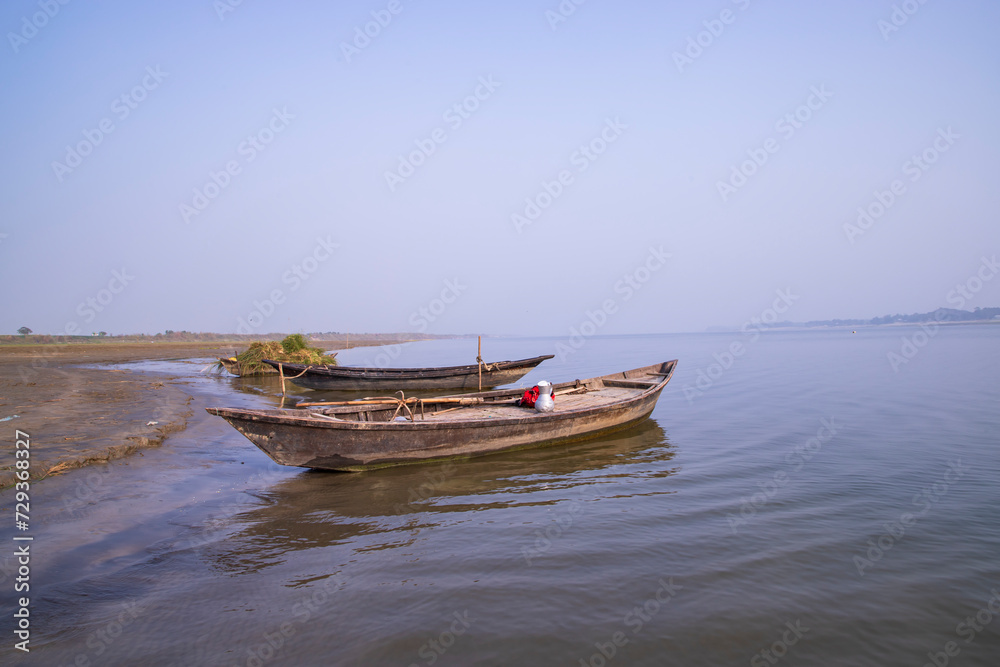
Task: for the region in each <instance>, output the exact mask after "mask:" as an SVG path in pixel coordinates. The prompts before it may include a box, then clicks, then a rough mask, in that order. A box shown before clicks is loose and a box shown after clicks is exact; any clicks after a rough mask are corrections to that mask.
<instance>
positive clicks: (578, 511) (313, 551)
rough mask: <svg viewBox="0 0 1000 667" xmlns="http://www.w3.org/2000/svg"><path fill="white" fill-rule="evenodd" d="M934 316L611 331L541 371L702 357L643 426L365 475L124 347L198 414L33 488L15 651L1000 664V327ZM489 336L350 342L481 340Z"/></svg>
mask: <svg viewBox="0 0 1000 667" xmlns="http://www.w3.org/2000/svg"><path fill="white" fill-rule="evenodd" d="M919 331H920V329H919V328H892V329H877V330H873V329H862V330H858V332H857V333H856V334H852V333H851V332H850V331H836V332H829V331H825V332H820V331H809V332H801V333H798V332H781V333H767V334H764V335H761V336H759V337H758V338H757V339H756V340H755V339H753V338H752V337H751V336H749V335H744V334H740V333H730V334H725V333H720V334H691V335H662V336H629V337H595V338H592V339H588V340H587V341H586V342H585V344H584V345H583V346H582V347H581V348H580V349H578V350H576V349H573V348H571V347H567V349H570V350H572V353H571V354H569V355H567V356H565V357H564V358H559V357H557V358H556V359H552V360H550V361H547V362H545V363H544V364H542V365H541V366H540V367H539V368H538V369H536V370H535V371H533V372H532V373H531V374H530V375H529V376H528V377H527V378H525V383H526V384H528V385H529V386H530V384H533V383H534V382H536V381H538V380H541V379H548V380H552V381H562V380H568V379H574V378H586V377H591V376H594V375H599V374H603V373H608V372H613V371H619V370H625V369H628V368H633V367H637V366H643V365H647V364H651V363H654V362H659V361H666V360H669V359H675V358H677V359H679V360H680V365H679V366H678V370H677V373H676V374H675V376H674V378H673V380H672V381H671V383H670V384H669V385H668V386H667V388H666V389H665V391H664V392H663V394H662V396H661V398H660V401H659V404H658V406H657V408H656V410H655V411H654V412H653V415H652V418H651V419H650V420H648V421H647V422H646V423H644V424H643V425H642V426H640V427H637V428H635V429H633V430H630V431H626V432H622V433H620V434H616V435H614V436H613V437H609V438H606V439H600V440H591V441H586V442H582V443H577V444H572V445H564V446H556V447H551V448H544V449H535V450H527V451H521V452H516V453H511V454H503V455H496V456H490V457H485V458H480V459H475V460H471V461H466V462H458V463H444V464H430V465H418V466H409V467H401V468H394V469H388V470H382V471H377V472H370V473H357V474H350V473H320V472H311V471H306V470H301V469H297V468H284V467H281V466H278V465H276V464H274V463H272V462H271V461H270V460H269V459H268V458H267V457H266V456H265V455H264V454H263V453H261V452H260V451H259V450H257V449H256V448H255V447H254V446H253V445H252V444H251V443H250V442H249V441H247V440H246V439H244V438H243V437H242V436H240V435H239V434H238V433H237V432H236V431H235V430H234V429H232V428H231V427H230V426H229V425H228V424H226V423H225V422H223V421H222V420H221V419H218V418H215V417H210V416H209V415H207V414H206V413H205V412H204V410H203V408H204V407H205V406H212V405H227V406H246V407H250V406H270V405H274V404H275V403H276V399H275V398H273V393H274V383H273V382H271V383H262V381H259V380H258V381H246V380H242V381H241V380H238V379H233V378H225V377H218V376H208V375H206V374H200V373H199V372H198V370H199V368H200V364H196V363H192V362H146V363H140V364H131V365H128V366H126V367H128V368H132V369H134V370H138V371H141V372H144V373H153V374H155V373H170V374H180V375H184V377H185V379H184V380H183V382H184V384H185V385H186V388H187V389H188V390H189V391H190V392H191V393H192V394H193V395H194V397H195V398H194V401H193V403H192V407H193V408H194V410H195V414H194V416H193V417H192V419H191V421H190V423H189V427H188V429H187V430H186V431H184V432H181V433H178V434H175V435H173V436H171V437H170V439H168V440H167V442H166V443H165V445H164V446H163V447H161V448H159V449H155V450H150V451H146V452H145V453H144V455H142V456H133V457H131V458H129V459H127V460H126V461H124V462H118V463H116V464H113V465H110V466H97V467H93V468H89V469H86V470H82V471H75V472H72V473H70V474H67V475H64V476H61V477H58V478H53V479H50V480H46V481H45V482H43V483H41V484H38V485H33V487H32V491H33V496H32V501H33V503H32V504H33V518H34V520H35V522H36V525H38V522H42V523H41V525H40V526H39V527H38V529H37V530H36V531H35V535H36V537H35V541H34V542H33V543H32V547H31V548H32V552H33V560H32V563H31V564H32V572H31V576H32V582H31V595H30V597H31V601H32V602H31V604H32V611H31V614H32V632H33V634H32V651H31V653H30V654H28V655H26V654H23V653H21V652H18V651H15V650H13V649H12V645H13V641H14V640H13V639H12V638H11V635H10V633H9V631H7V632H8V634H7V639H5V640H4V642H3V645H2V647H0V661H2V662H3V663H4V664H32V665H104V664H109V665H139V664H147V665H172V664H176V665H225V666H232V665H237V666H245V665H246V666H254V665H401V666H404V667H406V666H409V665H428V666H429V665H439V666H448V665H567V666H579V665H581V664H582V665H592V666H593V667H601V666H602V665H605V664H606V665H685V666H696V665H746V664H750V665H772V664H783V665H913V666H915V667H919V666H921V665H924V664H926V663H930V664H934V663H933V662H932V658H933V659H934V660H936V661H937V664H939V665H943V664H945V661H947V664H951V665H970V666H971V665H996V664H1000V617H998V616H1000V515H998V512H1000V509H998V508H1000V382H998V379H1000V326H992V325H984V326H955V327H942V328H940V329H939V330H938V331H937V332H936V335H934V336H933V337H930V338H927V337H926V336H923V335H920V334H918V332H919ZM915 335H916V338H917V342H918V343H922V344H923V345H922V346H920V347H917V346H914V348H913V349H912V350H911V349H907V352H908V353H909V354H910V355H911V356H912V359H909V360H908V362H907V363H904V364H901V365H899V367H898V369H897V370H894V369H893V367H892V365H891V364H890V362H889V360H888V359H887V353H889V352H895V353H897V354H900V350H901V347H902V345H903V343H902V338H903V337H904V336H905V337H907V338H913V337H914V336H915ZM735 342H739V343H742V344H743V346H744V348H743V350H744V351H743V354H741V355H740V356H737V357H733V358H732V359H730V358H728V357H727V356H726V352H727V350H728V349H729V348H730V346H731V344H733V343H735ZM560 343H561V344H563V345H567V346H568V344H567V341H565V340H563V339H554V338H535V339H529V338H519V339H518V338H508V339H486V340H485V341H484V357H485V358H486V359H487V360H499V359H516V358H522V357H529V356H534V355H537V354H548V353H554V352H555V350H556V345H557V344H560ZM475 345H476V342H475V340H474V339H473V340H468V339H463V340H446V341H434V342H427V343H414V344H409V345H404V346H401V347H398V348H389V349H386V348H362V349H356V350H350V351H347V352H342V353H341V354H340V357H339V359H340V360H341V363H342V364H349V365H364V364H365V363H366V362H369V361H370V362H373V363H376V359H378V361H381V362H383V363H384V362H386V361H388V362H391V364H392V365H394V366H418V365H438V364H457V363H474V360H475V356H476V349H475ZM914 351H916V354H913V352H914ZM380 354H382V355H385V356H383V357H381V358H380V359H379V358H378V355H380ZM901 356H902V355H901ZM903 358H905V357H903ZM713 364H718V366H714V367H713ZM723 366H726V368H723ZM300 393H302V394H305V393H309V392H305V391H304V390H303V391H301V392H300ZM311 395H313V396H315V395H316V394H311ZM6 497H7V496H6V495H5V496H4V498H6ZM5 502H6V501H5ZM12 534H13V532H12V530H11V529H10V527H8V526H3V527H2V529H0V537H2V538H3V539H4V540H5V541H6V543H7V544H8V545H12V544H14V543H13V542H12V541H11V539H10V538H11V536H12ZM6 549H7V550H11V551H12V547H10V546H8V547H7V548H6ZM6 555H7V554H6V553H5V554H4V556H6ZM3 578H4V583H3V586H4V588H5V589H6V590H7V592H5V594H4V596H3V598H2V599H3V601H4V609H6V610H8V612H9V610H10V609H11V605H10V604H9V602H10V599H11V598H10V591H11V588H12V581H11V577H9V576H6V575H4V577H3ZM991 606H992V610H991ZM8 612H4V616H5V617H8V618H9V614H8ZM4 627H8V628H9V627H10V625H9V623H8V622H5V623H4ZM949 651H950V653H951V654H950V655H948V652H949ZM928 654H930V655H928Z"/></svg>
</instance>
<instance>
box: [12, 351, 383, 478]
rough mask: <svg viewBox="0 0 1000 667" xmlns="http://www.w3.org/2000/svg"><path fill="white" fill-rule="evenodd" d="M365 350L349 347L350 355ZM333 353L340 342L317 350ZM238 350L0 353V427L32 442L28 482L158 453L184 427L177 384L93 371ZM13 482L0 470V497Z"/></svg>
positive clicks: (186, 407)
mask: <svg viewBox="0 0 1000 667" xmlns="http://www.w3.org/2000/svg"><path fill="white" fill-rule="evenodd" d="M366 344H369V343H367V342H366V341H364V340H363V339H362V340H359V341H355V340H352V341H351V347H359V346H363V345H366ZM318 345H319V346H321V347H323V348H324V349H329V350H333V349H340V348H342V347H343V342H342V341H341V342H334V341H329V342H324V343H318ZM245 347H246V343H245V342H242V341H240V342H212V343H203V342H202V343H94V344H87V343H84V344H64V345H58V344H56V345H8V346H2V347H0V419H2V418H4V417H12V416H13V415H17V417H16V418H14V419H11V420H9V421H7V422H3V423H4V424H5V426H7V427H8V428H9V429H10V430H11V431H13V430H15V429H18V430H21V431H24V432H25V433H28V434H29V435H30V436H31V442H32V449H31V456H32V466H31V470H32V478H33V479H43V478H45V477H47V476H50V475H53V474H58V473H60V472H63V471H65V470H70V469H73V468H78V467H81V466H85V465H88V464H91V463H104V462H107V461H111V460H114V459H118V458H121V457H123V456H128V455H130V454H134V453H136V452H140V451H141V450H142V449H145V448H149V447H157V446H159V445H160V444H162V442H163V439H164V438H165V437H166V436H167V435H168V434H170V433H174V432H177V431H181V430H183V429H184V428H186V427H187V423H188V420H189V419H190V418H191V416H192V410H191V408H190V403H191V395H190V393H189V392H188V391H187V390H186V387H185V384H186V383H185V382H184V381H183V380H181V378H179V377H170V376H165V377H164V376H159V377H156V378H148V377H145V376H143V375H140V374H137V373H134V372H132V371H130V370H122V369H115V368H112V367H110V366H109V367H108V368H99V367H98V368H95V367H93V366H97V365H111V364H116V363H123V362H131V361H141V360H151V359H192V358H214V357H218V356H229V355H231V354H232V353H233V352H234V350H237V349H244V348H245ZM13 480H14V471H13V466H12V465H8V466H4V467H2V468H0V489H2V488H5V487H7V486H9V485H10V484H11V483H12V482H13Z"/></svg>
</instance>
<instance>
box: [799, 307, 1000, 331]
mask: <svg viewBox="0 0 1000 667" xmlns="http://www.w3.org/2000/svg"><path fill="white" fill-rule="evenodd" d="M998 317H1000V308H976V309H975V310H971V311H970V310H956V309H954V308H938V309H937V310H933V311H931V312H929V313H913V314H910V315H883V316H882V317H873V318H872V319H870V320H813V321H811V322H805V323H804V324H801V325H798V324H792V323H782V325H785V326H807V327H857V326H867V325H878V324H920V323H921V322H975V321H977V320H992V319H996V318H998Z"/></svg>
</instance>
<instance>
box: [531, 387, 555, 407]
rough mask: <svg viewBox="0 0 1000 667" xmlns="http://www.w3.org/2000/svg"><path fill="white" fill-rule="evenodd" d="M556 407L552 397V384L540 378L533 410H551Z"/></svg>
mask: <svg viewBox="0 0 1000 667" xmlns="http://www.w3.org/2000/svg"><path fill="white" fill-rule="evenodd" d="M554 407H556V402H555V400H553V398H552V385H551V384H549V383H548V382H546V381H545V380H542V381H541V382H539V383H538V398H537V399H535V410H537V411H538V412H552V409H553V408H554Z"/></svg>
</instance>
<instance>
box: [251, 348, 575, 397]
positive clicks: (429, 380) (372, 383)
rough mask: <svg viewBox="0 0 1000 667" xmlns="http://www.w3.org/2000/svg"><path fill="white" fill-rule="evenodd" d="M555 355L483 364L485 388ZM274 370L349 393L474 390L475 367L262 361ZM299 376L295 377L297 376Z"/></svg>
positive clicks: (311, 384)
mask: <svg viewBox="0 0 1000 667" xmlns="http://www.w3.org/2000/svg"><path fill="white" fill-rule="evenodd" d="M554 356H555V355H553V354H546V355H544V356H541V357H533V358H531V359H519V360H517V361H498V362H496V363H493V364H486V363H484V364H483V365H482V377H483V385H482V386H484V387H497V386H499V385H502V384H507V383H509V382H516V381H518V380H520V379H521V378H522V377H524V375H525V374H526V373H527V372H528V371H530V370H531V369H532V368H534V367H535V366H537V365H538V364H540V363H542V362H543V361H545V360H546V359H551V358H552V357H554ZM264 363H266V364H270V365H271V366H273V367H274V368H275V369H277V368H278V365H279V363H280V364H281V368H282V372H283V373H284V375H285V377H286V378H287V379H288V380H291V381H292V382H293V383H294V384H297V385H299V386H300V387H306V388H307V389H339V390H348V391H389V392H393V391H400V390H406V391H409V390H413V389H477V388H478V387H479V370H480V366H478V365H477V364H470V365H468V366H439V367H437V368H361V367H357V366H306V365H305V364H286V363H284V362H277V361H272V360H270V359H264ZM296 376H298V377H296Z"/></svg>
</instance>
